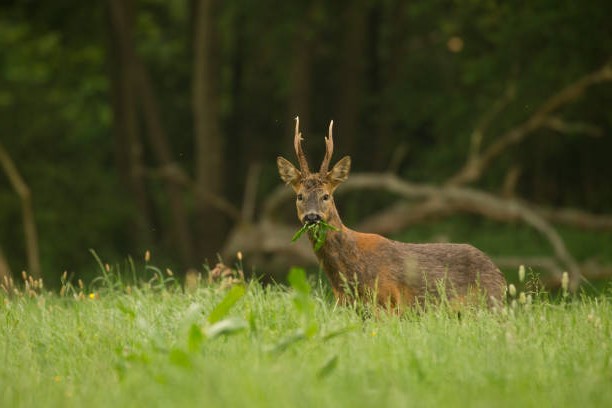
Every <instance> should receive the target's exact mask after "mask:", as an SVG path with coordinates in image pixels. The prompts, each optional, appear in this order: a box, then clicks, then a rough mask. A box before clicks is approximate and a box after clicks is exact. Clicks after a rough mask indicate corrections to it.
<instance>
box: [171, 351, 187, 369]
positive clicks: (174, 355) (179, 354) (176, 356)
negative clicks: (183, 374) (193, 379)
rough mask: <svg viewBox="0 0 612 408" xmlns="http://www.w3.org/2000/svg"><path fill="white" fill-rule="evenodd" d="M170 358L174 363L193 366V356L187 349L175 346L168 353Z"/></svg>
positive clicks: (179, 365) (185, 366)
mask: <svg viewBox="0 0 612 408" xmlns="http://www.w3.org/2000/svg"><path fill="white" fill-rule="evenodd" d="M168 359H169V360H170V362H171V363H172V364H174V365H175V366H178V367H182V368H191V367H192V363H191V357H190V356H189V354H187V353H186V352H185V351H183V350H181V349H177V348H174V349H172V350H170V353H169V354H168Z"/></svg>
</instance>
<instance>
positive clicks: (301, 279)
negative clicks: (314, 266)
mask: <svg viewBox="0 0 612 408" xmlns="http://www.w3.org/2000/svg"><path fill="white" fill-rule="evenodd" d="M287 280H288V281H289V284H290V285H291V287H292V288H293V290H295V291H296V292H298V293H300V294H302V295H306V296H308V295H309V294H310V284H309V283H308V279H307V278H306V271H304V269H302V268H291V269H290V270H289V275H288V276H287Z"/></svg>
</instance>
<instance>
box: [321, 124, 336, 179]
mask: <svg viewBox="0 0 612 408" xmlns="http://www.w3.org/2000/svg"><path fill="white" fill-rule="evenodd" d="M333 126H334V121H333V120H332V121H331V122H329V131H328V133H327V137H326V138H325V157H324V158H323V163H321V170H319V172H320V173H321V176H323V177H325V176H326V175H327V169H328V167H329V162H330V161H331V158H332V154H333V153H334V138H333V136H332V127H333Z"/></svg>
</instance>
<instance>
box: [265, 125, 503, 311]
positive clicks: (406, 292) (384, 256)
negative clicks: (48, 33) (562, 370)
mask: <svg viewBox="0 0 612 408" xmlns="http://www.w3.org/2000/svg"><path fill="white" fill-rule="evenodd" d="M332 124H333V122H332ZM332 124H330V127H329V136H328V137H327V138H326V146H327V150H326V154H325V159H324V160H323V164H322V165H321V170H320V171H319V172H318V173H311V172H310V171H309V169H308V164H307V162H306V158H305V155H304V153H303V151H302V147H301V134H300V133H299V121H298V119H297V118H296V131H295V149H296V153H297V156H298V160H299V163H300V170H298V169H297V168H296V167H294V166H293V165H292V164H291V163H290V162H289V161H287V160H285V159H283V158H282V157H279V158H278V160H277V164H278V168H279V173H280V176H281V178H282V180H283V181H285V182H286V183H287V184H289V185H291V186H292V187H293V189H294V190H295V192H296V194H297V196H296V207H297V212H298V218H299V220H300V221H301V222H303V223H304V224H306V223H317V222H320V221H324V222H326V223H327V224H329V225H331V226H332V227H334V229H333V230H329V231H328V232H327V237H326V240H325V243H324V244H323V246H322V247H321V248H320V249H319V250H318V251H316V255H317V258H318V259H319V261H320V263H321V265H322V267H323V269H324V270H325V273H326V275H327V277H328V279H329V281H330V284H331V286H332V289H333V291H334V295H335V296H336V298H337V299H339V300H342V301H343V300H346V298H347V296H349V295H358V296H360V297H364V298H366V297H368V296H372V295H374V296H375V297H376V301H377V303H379V304H381V305H391V306H394V307H395V306H401V305H407V304H408V305H410V304H414V303H416V302H419V303H421V302H422V301H423V300H424V299H425V297H426V296H427V295H428V294H429V295H433V297H438V298H439V297H440V296H441V295H444V296H446V297H447V298H448V299H449V300H451V301H456V300H459V301H463V300H465V299H468V298H470V297H471V296H474V295H478V296H480V295H482V296H484V297H485V298H486V300H487V303H488V304H489V305H493V304H495V303H496V302H498V301H500V300H501V299H502V298H503V296H504V294H505V288H506V282H505V279H504V277H503V275H502V273H501V272H500V271H499V269H498V268H497V266H495V264H494V263H493V262H492V261H491V260H490V259H489V258H488V257H487V256H486V255H485V254H484V253H483V252H481V251H480V250H478V249H476V248H475V247H473V246H471V245H467V244H409V243H403V242H398V241H393V240H390V239H387V238H384V237H382V236H380V235H377V234H368V233H361V232H356V231H353V230H351V229H349V228H347V227H346V226H344V225H343V223H342V221H341V219H340V216H339V215H338V211H337V209H336V206H335V203H334V199H333V192H334V190H335V189H336V187H337V186H338V185H339V184H341V183H342V182H343V181H344V180H346V178H347V177H348V173H349V171H350V157H348V156H346V157H344V158H342V159H341V160H340V161H339V162H338V163H337V164H336V165H335V166H334V167H333V168H332V170H331V171H328V166H329V162H330V160H331V155H332V152H333V139H332V135H331V130H332ZM311 239H312V237H311ZM441 292H443V293H441Z"/></svg>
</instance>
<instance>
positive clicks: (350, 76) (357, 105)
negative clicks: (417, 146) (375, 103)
mask: <svg viewBox="0 0 612 408" xmlns="http://www.w3.org/2000/svg"><path fill="white" fill-rule="evenodd" d="M365 11H366V10H365V4H364V1H356V2H354V3H352V4H351V7H348V8H346V10H345V13H344V16H343V17H342V18H343V20H344V24H343V26H344V27H346V29H345V30H344V32H343V34H344V38H343V47H342V51H343V52H342V56H341V61H340V64H341V70H340V74H341V77H340V81H339V84H338V89H336V90H335V91H336V93H337V94H338V95H339V101H338V103H337V105H336V106H337V111H336V114H337V115H338V116H337V123H338V134H340V135H342V136H341V137H342V140H343V148H344V149H345V150H346V151H351V152H358V151H359V149H357V148H356V147H355V146H356V145H361V146H363V145H366V144H367V143H370V142H371V141H369V142H364V143H361V140H360V139H361V138H360V136H361V134H360V132H359V130H360V126H359V124H360V111H361V101H363V90H364V89H363V88H364V87H363V85H364V54H365V52H364V51H365V50H364V43H365V28H366V13H365ZM367 136H369V137H371V135H367ZM370 155H371V152H369V153H368V156H369V157H371V156H370Z"/></svg>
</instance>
